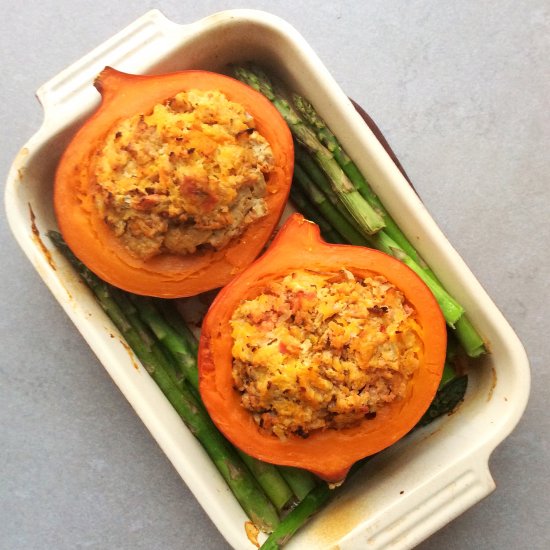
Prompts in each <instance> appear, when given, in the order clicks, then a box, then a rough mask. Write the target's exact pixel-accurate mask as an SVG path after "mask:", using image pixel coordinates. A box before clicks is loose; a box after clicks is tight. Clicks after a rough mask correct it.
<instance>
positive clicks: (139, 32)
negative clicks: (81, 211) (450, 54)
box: [6, 10, 529, 550]
mask: <svg viewBox="0 0 550 550" xmlns="http://www.w3.org/2000/svg"><path fill="white" fill-rule="evenodd" d="M250 57H252V58H253V59H254V60H256V61H258V62H261V63H263V64H264V65H266V66H267V67H268V68H269V69H270V70H272V71H274V72H275V73H276V74H278V75H279V76H280V77H282V78H283V79H284V80H285V81H286V83H287V84H288V85H289V87H291V88H293V89H295V90H297V91H299V92H302V93H303V94H304V95H305V96H307V97H308V98H309V99H310V100H311V101H312V102H313V103H314V104H315V106H316V107H317V109H318V111H319V112H320V114H321V115H322V116H323V117H324V118H325V120H326V121H327V122H328V124H329V125H330V126H331V127H332V128H333V130H334V131H335V132H336V134H338V135H339V137H340V139H341V141H342V142H343V144H344V146H345V148H346V149H347V150H348V152H349V153H350V155H351V156H352V157H353V158H354V159H355V160H356V161H357V163H358V164H359V166H360V168H361V169H362V170H363V171H364V173H365V175H366V176H367V178H368V180H369V181H370V182H371V184H372V186H373V187H374V190H375V191H376V192H377V193H378V195H379V196H380V198H381V199H382V201H383V202H384V204H385V205H386V206H387V208H388V210H389V211H390V213H391V214H392V216H393V217H394V218H395V219H396V221H397V222H398V224H399V225H400V226H401V227H402V228H403V229H404V231H405V232H406V233H407V234H408V236H409V237H410V238H411V239H412V240H413V241H414V242H415V243H416V245H417V248H418V249H419V251H420V253H421V254H422V255H423V256H424V257H425V258H426V259H427V260H428V261H429V263H430V264H431V266H433V268H434V270H435V271H436V273H437V275H438V277H439V278H440V279H441V280H442V281H443V283H444V285H445V286H446V287H447V289H448V290H449V291H450V292H451V294H453V295H454V296H455V297H456V298H457V299H458V300H459V301H460V302H461V303H462V304H463V305H464V306H465V308H466V311H467V312H468V314H469V316H470V318H471V320H472V321H473V323H474V325H475V326H476V327H477V329H478V330H479V332H480V333H481V334H482V335H483V336H484V338H485V339H486V341H487V343H488V345H489V348H490V350H491V354H490V355H489V356H487V357H485V358H484V359H482V360H480V361H477V362H475V364H474V366H473V368H472V369H471V371H470V383H469V388H468V392H467V395H466V399H465V402H464V403H463V405H462V406H461V407H460V408H459V410H458V411H457V412H456V413H455V414H453V415H451V416H448V417H445V418H442V419H440V420H438V421H436V422H435V423H433V424H432V425H430V426H428V427H427V428H425V429H422V430H418V431H416V432H415V433H414V434H413V435H411V436H409V437H407V438H406V439H404V440H402V441H401V442H399V443H398V444H396V445H395V446H393V447H391V448H390V449H388V450H387V451H385V452H383V453H381V454H380V455H378V456H377V457H376V458H375V459H373V460H372V461H370V462H369V463H368V464H367V465H365V466H364V467H363V469H362V471H360V472H359V473H358V474H357V475H356V476H355V477H354V478H353V483H348V484H347V486H345V488H344V489H343V490H342V491H341V492H340V494H339V496H338V498H336V499H335V500H334V501H333V502H332V503H331V504H330V505H329V506H327V507H326V508H325V509H324V510H323V511H322V512H321V513H320V514H318V515H317V516H316V517H315V518H314V519H313V520H312V521H311V522H310V523H309V524H308V525H307V527H305V528H304V529H303V530H301V531H300V532H299V533H298V534H297V535H296V536H295V537H294V538H293V539H292V541H291V542H290V543H289V544H288V549H289V550H292V549H311V548H316V549H328V548H335V547H338V548H340V549H341V550H344V549H352V548H353V549H363V548H367V547H368V548H370V549H371V550H375V549H379V548H400V549H401V548H411V547H413V546H415V545H416V544H418V543H419V542H420V541H421V540H423V539H425V538H426V537H428V536H429V535H430V534H431V533H433V532H434V531H436V530H437V529H439V528H441V527H442V526H443V525H444V524H446V523H448V522H449V521H451V520H452V519H453V518H455V517H456V516H458V515H459V514H460V513H462V512H463V511H464V510H466V509H467V508H468V507H470V506H472V505H473V504H474V503H475V502H477V501H479V500H480V499H481V498H483V497H484V496H486V495H487V494H488V493H490V492H491V491H492V490H493V489H494V482H493V480H492V478H491V475H490V473H489V469H488V459H489V455H490V453H491V452H492V451H493V449H494V448H495V447H496V445H497V444H498V443H499V442H501V441H502V440H503V439H504V438H505V437H506V436H507V435H508V434H509V432H510V431H511V430H512V429H513V428H514V426H515V425H516V423H517V422H518V420H519V418H520V416H521V414H522V412H523V410H524V408H525V405H526V402H527V397H528V392H529V367H528V362H527V358H526V355H525V352H524V350H523V347H522V345H521V343H520V342H519V341H518V338H517V337H516V335H515V334H514V332H513V331H512V329H511V328H510V326H509V325H508V323H507V322H506V321H505V319H504V318H503V316H502V315H501V313H500V312H499V311H498V309H497V308H496V307H495V305H494V304H493V302H492V301H491V300H490V298H489V297H488V296H487V294H486V293H485V292H484V290H483V288H482V287H481V286H480V284H479V283H478V282H477V281H476V279H475V278H474V276H473V275H472V273H471V272H470V271H469V269H468V268H467V266H466V265H465V264H464V262H463V261H462V259H461V258H460V256H459V255H458V254H457V253H456V252H455V250H454V249H453V248H452V246H451V245H450V244H449V242H448V241H447V240H446V239H445V237H444V236H443V234H442V233H441V231H440V230H439V229H438V227H437V226H436V224H435V223H434V221H433V220H432V218H431V217H430V215H429V214H428V212H427V211H426V209H425V208H424V206H423V204H422V203H421V202H420V200H419V198H418V197H417V196H416V195H415V193H414V192H413V191H412V190H411V188H410V187H409V185H408V184H407V182H406V180H405V179H404V177H403V176H402V174H401V173H400V172H399V170H398V169H397V167H396V166H395V164H394V163H393V162H392V161H391V159H390V157H389V156H388V154H387V153H386V152H385V151H384V149H383V147H382V146H381V145H380V143H379V142H378V141H377V140H376V138H375V137H374V135H373V134H372V133H371V131H370V130H369V129H368V128H367V127H366V126H365V124H364V123H363V121H362V119H361V118H360V117H359V116H358V114H357V113H356V111H355V110H354V108H353V107H352V105H351V103H350V102H349V100H348V99H347V97H346V95H345V94H344V93H343V91H342V90H341V89H340V88H339V87H338V85H337V84H336V83H335V81H334V80H333V79H332V77H331V76H330V74H329V73H328V72H327V70H326V68H325V67H324V66H323V65H322V64H321V62H320V61H319V59H318V58H317V56H316V55H315V53H314V52H313V51H312V50H311V48H310V47H309V46H308V44H307V43H306V42H305V41H304V39H303V38H302V37H301V36H300V35H299V34H298V33H297V32H296V31H295V30H294V29H293V28H292V27H291V26H290V25H288V24H287V23H286V22H284V21H282V20H281V19H279V18H276V17H274V16H272V15H270V14H266V13H263V12H257V11H249V10H236V11H226V12H222V13H218V14H215V15H212V16H211V17H207V18H205V19H203V20H200V21H198V22H196V23H193V24H190V25H183V26H182V25H177V24H174V23H172V22H171V21H168V20H167V19H166V18H165V17H164V16H163V15H162V14H161V13H160V12H158V11H151V12H148V13H146V14H145V15H144V16H143V17H141V18H139V19H138V20H137V21H135V22H134V23H133V24H131V25H130V26H128V27H127V28H126V29H124V30H123V31H122V32H120V33H119V34H117V35H116V36H114V37H113V38H111V39H110V40H108V41H107V42H105V43H104V44H102V45H101V46H99V47H98V48H97V49H95V50H94V51H92V52H91V53H90V54H89V55H86V56H85V57H83V58H82V59H81V60H79V61H77V62H76V63H74V64H73V65H71V66H70V67H68V68H67V69H66V70H64V71H63V72H61V73H60V74H59V75H57V76H56V77H55V78H53V79H52V80H50V81H49V82H47V83H46V84H44V85H43V86H42V87H41V88H40V89H39V90H38V92H37V95H38V99H39V100H40V102H41V103H42V105H43V107H44V122H43V124H42V126H41V128H40V129H39V130H38V132H37V133H36V134H35V135H34V136H33V137H32V138H31V139H30V140H29V142H28V143H27V144H26V145H25V146H24V147H23V148H22V149H21V151H20V153H19V154H18V156H17V158H16V159H15V161H14V163H13V167H12V169H11V172H10V174H9V181H8V183H7V188H6V208H7V213H8V219H9V223H10V225H11V228H12V230H13V233H14V234H15V236H16V238H17V240H18V242H19V243H20V245H21V247H22V248H23V250H24V251H25V253H26V254H27V256H28V257H29V259H30V261H31V262H32V264H33V265H34V266H35V267H36V269H37V270H38V272H39V273H40V275H41V276H42V278H43V279H44V281H45V283H46V284H47V285H48V287H49V288H50V290H51V291H52V292H53V294H54V295H55V297H56V298H57V299H58V300H59V302H60V303H61V305H62V306H63V307H64V309H65V311H66V312H67V314H68V315H69V316H70V317H71V319H72V320H73V322H74V323H75V325H76V326H77V327H78V329H79V330H80V332H81V333H82V335H83V336H84V338H85V339H86V341H87V342H88V343H89V345H90V346H91V347H92V349H93V350H94V351H95V353H96V354H97V356H98V358H99V360H100V361H101V362H102V364H103V365H104V366H105V368H106V369H107V371H108V372H109V374H110V375H111V376H112V378H113V380H114V382H115V383H116V384H117V386H118V387H119V388H120V389H121V391H122V392H123V394H124V395H125V396H126V398H127V399H128V401H129V402H130V403H131V405H132V406H133V408H134V409H135V411H136V412H137V414H138V415H139V416H140V418H141V419H142V420H143V422H144V423H145V424H146V426H147V427H148V429H149V430H150V432H151V434H152V435H153V437H154V438H155V439H156V440H157V441H158V443H159V445H160V446H161V447H162V449H163V451H164V452H165V453H166V455H167V456H168V458H169V459H170V460H171V462H172V463H173V465H174V467H175V468H176V469H177V471H178V472H179V474H180V475H181V477H182V478H183V479H184V481H185V482H186V483H187V485H188V486H189V488H190V489H191V491H193V493H194V494H195V496H196V498H197V499H198V500H199V501H200V503H201V505H202V506H203V507H204V509H205V510H206V512H207V513H208V514H209V516H210V517H211V519H212V521H213V522H214V523H215V525H216V526H217V527H218V529H219V530H220V531H221V533H222V534H223V536H224V537H225V538H226V539H227V541H228V542H229V543H230V544H231V545H232V546H233V547H235V548H239V549H246V548H253V547H254V546H253V545H252V544H251V542H250V541H249V540H248V539H247V537H246V534H245V530H244V524H245V521H246V517H245V515H244V513H243V512H242V510H241V509H240V507H239V505H238V504H237V502H236V501H235V499H234V498H233V496H232V494H231V493H230V491H229V490H228V489H227V487H226V485H225V483H224V482H223V480H222V479H221V477H220V475H219V474H218V472H217V470H216V469H215V468H214V467H213V466H212V464H211V462H210V461H209V459H208V458H207V456H206V454H205V453H204V451H203V450H202V448H201V447H200V445H199V444H198V443H197V442H196V441H195V439H194V438H193V436H192V435H191V434H190V433H189V431H188V430H187V429H186V427H185V426H184V424H183V423H182V422H181V420H180V418H179V417H178V415H177V414H176V413H175V412H174V410H173V409H172V407H171V406H170V404H169V403H168V401H167V400H166V399H165V398H164V396H163V395H162V393H161V392H160V390H159V389H158V388H157V386H156V385H155V384H154V382H153V381H152V380H151V378H150V377H149V376H148V375H147V374H146V372H145V371H144V370H143V369H142V368H141V367H140V366H139V363H138V362H137V361H136V359H135V358H134V357H133V356H131V354H129V353H128V351H127V349H126V347H124V346H123V345H122V343H121V341H120V339H117V338H112V334H117V331H116V329H115V328H114V326H113V325H112V324H111V322H110V321H109V319H108V318H107V317H106V316H105V315H104V314H103V312H102V311H101V309H100V308H99V307H98V305H97V304H96V302H95V300H94V299H93V297H92V296H91V295H90V293H89V292H88V291H87V289H86V288H85V287H84V285H83V284H81V283H80V282H79V281H78V278H77V277H76V276H75V274H74V272H73V271H72V269H71V267H70V266H69V265H68V264H67V263H66V262H65V261H64V259H63V258H62V257H60V256H59V255H58V254H57V252H56V251H55V250H53V249H52V246H51V245H50V243H49V242H48V240H47V238H43V237H42V236H43V235H44V234H45V233H46V231H47V230H48V229H52V228H55V227H56V222H55V217H54V214H53V208H52V181H53V174H54V170H55V167H56V164H57V161H58V158H59V156H60V154H61V152H62V151H63V149H64V147H65V145H66V144H67V142H68V140H69V139H70V137H71V136H72V135H73V133H74V131H75V129H76V128H77V127H78V125H79V124H80V123H81V122H82V120H83V119H84V118H85V117H86V116H87V115H88V114H89V113H90V112H91V110H92V109H93V108H94V106H95V105H96V104H97V102H98V94H97V92H96V91H95V89H94V88H93V86H92V82H93V80H94V77H95V76H96V75H97V74H98V73H99V72H100V71H101V70H102V69H103V68H104V66H106V65H110V66H113V67H115V68H117V69H119V70H122V71H127V72H136V73H161V72H167V71H173V70H179V69H186V68H203V69H210V70H218V71H223V70H225V68H226V66H227V64H228V63H230V62H239V61H244V60H248V59H249V58H250Z"/></svg>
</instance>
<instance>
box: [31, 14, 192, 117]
mask: <svg viewBox="0 0 550 550" xmlns="http://www.w3.org/2000/svg"><path fill="white" fill-rule="evenodd" d="M181 30H182V26H181V25H178V24H176V23H173V22H172V21H170V20H169V19H167V18H166V17H165V16H164V15H163V14H162V13H161V12H160V11H159V10H151V11H149V12H147V13H145V14H144V15H143V16H141V17H139V18H138V19H136V20H135V21H134V22H133V23H131V24H130V25H128V26H127V27H126V28H124V29H123V30H122V31H120V32H119V33H117V34H116V35H114V36H113V37H111V38H110V39H108V40H107V41H105V42H104V43H103V44H101V45H99V46H97V47H96V48H95V49H93V50H92V51H91V52H90V53H88V54H87V55H85V56H84V57H82V58H81V59H79V60H78V61H77V62H75V63H73V64H72V65H70V66H69V67H67V68H66V69H65V70H63V71H61V72H60V73H59V74H58V75H57V76H55V77H53V78H52V79H51V80H49V81H48V82H46V83H45V84H43V85H42V86H41V87H40V88H39V89H38V90H37V92H36V96H37V98H38V100H39V101H40V103H41V104H42V107H43V108H44V115H45V118H46V120H49V121H51V122H53V123H55V121H59V120H64V121H65V122H66V121H67V120H72V119H74V118H76V117H78V116H79V115H81V114H82V112H83V107H86V108H87V109H91V108H92V107H94V106H95V104H97V102H98V101H99V97H98V94H97V92H96V91H95V89H94V88H93V86H92V84H93V81H94V79H95V78H96V76H97V75H98V74H99V73H100V72H101V71H102V70H103V69H104V68H105V67H106V66H112V67H115V68H116V69H118V70H121V71H126V72H144V71H146V70H147V69H148V68H149V64H150V63H151V61H150V60H151V59H156V58H157V57H158V54H159V52H166V53H167V52H169V51H171V50H172V49H173V48H174V47H175V46H176V45H177V43H178V41H179V40H181V36H182V33H181ZM149 52H151V53H152V52H154V55H149ZM60 114H63V116H60Z"/></svg>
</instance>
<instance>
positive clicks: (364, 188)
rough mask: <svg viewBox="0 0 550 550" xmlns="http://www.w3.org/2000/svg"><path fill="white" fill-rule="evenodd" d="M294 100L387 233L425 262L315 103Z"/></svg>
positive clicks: (416, 257)
mask: <svg viewBox="0 0 550 550" xmlns="http://www.w3.org/2000/svg"><path fill="white" fill-rule="evenodd" d="M293 102H294V105H295V107H296V109H297V110H298V112H299V113H300V114H301V115H302V117H303V118H304V120H306V122H307V123H308V124H309V125H310V126H311V128H312V129H313V130H314V131H315V132H316V134H317V137H318V138H319V141H321V143H322V144H323V145H325V147H327V149H328V150H329V151H330V152H331V153H332V154H333V155H334V158H335V159H336V161H337V162H338V164H339V165H340V166H341V167H342V170H343V171H344V173H345V174H346V175H347V176H348V178H349V179H350V181H351V182H352V183H353V185H354V186H355V188H356V189H357V191H359V193H361V195H362V196H363V197H364V198H365V199H366V200H367V202H368V203H369V204H370V205H371V206H372V207H373V208H374V209H375V210H376V211H377V212H379V213H380V214H381V215H382V217H383V219H384V225H385V231H386V233H387V234H388V235H389V236H390V237H391V238H392V239H393V240H394V241H395V242H396V243H397V244H398V245H399V246H400V247H401V248H402V249H403V250H404V251H405V252H406V253H407V254H408V255H409V257H411V258H412V259H413V260H414V261H415V262H417V263H418V264H420V265H422V263H423V262H422V260H421V258H420V256H419V255H418V253H417V251H416V250H415V248H414V247H413V246H412V244H411V243H410V242H409V240H408V239H407V237H405V235H404V234H403V232H402V231H401V229H399V227H398V225H397V224H396V223H395V222H394V221H393V218H392V217H391V216H390V215H389V214H388V212H387V210H386V209H385V208H384V205H383V204H382V201H381V200H380V199H379V198H378V196H377V195H376V194H375V193H374V191H373V190H372V188H371V186H370V185H369V184H368V182H367V180H366V179H365V178H364V176H363V174H362V173H361V171H360V170H359V168H358V167H357V165H356V164H355V163H354V162H353V160H351V158H350V157H349V156H348V155H347V154H346V152H345V151H344V150H343V148H342V146H341V145H340V142H339V141H338V139H337V138H336V136H335V135H334V134H333V133H332V132H331V130H330V128H329V127H328V126H327V125H326V124H325V121H324V120H323V119H322V118H321V117H320V116H319V115H318V114H317V112H316V111H315V109H314V107H313V105H312V104H311V103H310V102H309V101H307V99H305V98H304V97H302V96H300V95H298V94H293Z"/></svg>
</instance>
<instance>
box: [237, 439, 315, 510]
mask: <svg viewBox="0 0 550 550" xmlns="http://www.w3.org/2000/svg"><path fill="white" fill-rule="evenodd" d="M237 452H238V453H239V456H240V457H241V458H242V460H243V462H244V463H245V464H246V465H247V466H248V469H249V470H250V471H251V472H252V475H253V476H254V477H255V478H256V481H257V482H258V483H259V484H260V486H261V488H262V489H263V490H264V492H265V494H266V495H267V496H268V497H269V500H271V502H272V503H273V504H274V506H275V508H277V510H278V511H279V512H282V511H284V510H286V509H287V508H289V507H290V506H291V505H292V504H293V503H294V502H295V501H296V500H297V499H299V498H300V496H299V495H298V494H297V493H296V491H293V490H292V489H291V487H290V485H289V484H288V483H287V482H286V480H285V477H284V476H283V475H282V472H281V471H280V469H278V468H276V467H275V466H273V464H268V463H267V462H262V461H261V460H257V459H256V458H253V457H251V456H249V455H247V454H246V453H244V452H243V451H241V450H239V449H237ZM306 473H308V472H306V471H305V470H300V471H299V474H298V477H299V478H305V474H306ZM295 497H296V498H295Z"/></svg>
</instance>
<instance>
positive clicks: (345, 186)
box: [235, 67, 384, 235]
mask: <svg viewBox="0 0 550 550" xmlns="http://www.w3.org/2000/svg"><path fill="white" fill-rule="evenodd" d="M235 76H236V77H237V78H238V79H239V80H242V81H244V82H246V83H247V84H248V85H250V86H251V87H253V88H254V89H256V90H258V91H260V92H262V93H263V94H264V95H265V96H266V97H267V98H268V99H270V100H271V101H272V103H273V105H274V106H275V107H276V108H277V110H278V111H279V113H281V115H282V117H283V118H284V119H285V121H286V123H287V124H288V126H289V128H290V130H291V132H292V133H293V135H294V137H295V139H296V140H298V141H299V142H300V143H301V144H302V145H303V146H304V147H306V148H307V149H308V150H309V151H310V152H311V154H312V155H314V156H315V158H316V160H317V162H318V163H319V165H320V166H321V167H322V169H323V170H324V171H325V173H326V174H327V176H328V177H329V180H330V182H331V185H332V187H333V189H334V192H335V193H336V194H337V195H338V197H339V199H340V201H341V202H342V204H344V206H345V207H346V209H347V210H348V211H349V213H350V215H351V216H352V217H353V219H354V220H355V221H356V223H357V224H358V225H359V227H361V229H362V230H363V231H365V232H366V233H367V234H368V235H371V234H374V233H376V232H377V231H379V230H380V229H382V228H383V227H384V220H383V219H382V216H380V214H379V213H378V212H376V211H375V210H374V209H373V208H372V207H371V206H370V205H369V203H368V202H367V201H365V199H364V198H363V197H362V196H361V195H360V193H358V192H357V190H356V189H355V187H354V186H353V184H352V183H351V182H350V181H349V179H348V177H347V176H346V174H345V173H344V171H343V170H342V169H341V168H340V165H339V164H338V163H337V162H336V160H335V159H334V157H333V155H332V153H331V152H330V151H329V150H328V149H327V148H326V147H325V146H324V145H323V144H322V143H321V142H320V141H319V140H318V139H317V136H316V135H315V133H314V132H313V131H312V130H311V129H310V128H309V127H308V126H307V125H306V124H305V123H304V122H303V121H302V119H301V118H300V117H299V115H298V114H297V113H296V111H295V110H294V109H293V108H292V107H291V105H290V103H289V102H288V101H287V100H286V99H284V98H283V97H282V96H280V95H278V94H276V93H275V90H274V89H273V87H272V84H271V81H270V80H269V78H268V77H267V75H265V73H263V72H262V71H260V70H256V69H254V70H251V69H246V68H244V67H238V68H236V69H235Z"/></svg>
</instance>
